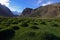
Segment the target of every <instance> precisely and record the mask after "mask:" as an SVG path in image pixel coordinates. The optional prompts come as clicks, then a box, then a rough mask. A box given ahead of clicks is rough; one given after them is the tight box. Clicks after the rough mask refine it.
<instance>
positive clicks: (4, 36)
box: [0, 29, 15, 40]
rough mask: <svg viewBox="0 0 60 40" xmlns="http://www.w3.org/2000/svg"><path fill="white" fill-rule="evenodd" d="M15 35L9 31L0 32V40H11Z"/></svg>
mask: <svg viewBox="0 0 60 40" xmlns="http://www.w3.org/2000/svg"><path fill="white" fill-rule="evenodd" d="M14 35H15V31H13V30H11V29H7V30H3V31H0V40H11V38H13V36H14Z"/></svg>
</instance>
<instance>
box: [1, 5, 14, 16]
mask: <svg viewBox="0 0 60 40" xmlns="http://www.w3.org/2000/svg"><path fill="white" fill-rule="evenodd" d="M0 16H5V17H13V13H12V12H11V11H10V9H9V8H7V7H6V6H4V5H1V4H0Z"/></svg>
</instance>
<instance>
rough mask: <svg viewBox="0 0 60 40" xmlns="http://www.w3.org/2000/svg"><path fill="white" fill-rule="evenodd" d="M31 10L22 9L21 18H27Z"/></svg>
mask: <svg viewBox="0 0 60 40" xmlns="http://www.w3.org/2000/svg"><path fill="white" fill-rule="evenodd" d="M32 10H33V9H31V8H26V9H24V10H23V12H22V14H21V16H29V15H30V14H31V11H32Z"/></svg>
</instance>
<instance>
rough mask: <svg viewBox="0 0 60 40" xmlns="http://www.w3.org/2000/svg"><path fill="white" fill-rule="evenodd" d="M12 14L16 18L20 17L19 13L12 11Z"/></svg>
mask: <svg viewBox="0 0 60 40" xmlns="http://www.w3.org/2000/svg"><path fill="white" fill-rule="evenodd" d="M12 13H13V14H14V17H18V16H19V15H20V13H19V12H18V11H12Z"/></svg>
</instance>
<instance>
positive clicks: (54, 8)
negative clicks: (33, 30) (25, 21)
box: [22, 3, 60, 18]
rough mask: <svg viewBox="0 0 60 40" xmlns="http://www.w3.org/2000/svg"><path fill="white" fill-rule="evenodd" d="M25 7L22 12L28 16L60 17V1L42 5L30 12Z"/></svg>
mask: <svg viewBox="0 0 60 40" xmlns="http://www.w3.org/2000/svg"><path fill="white" fill-rule="evenodd" d="M26 10H27V9H24V11H23V12H22V14H24V16H28V17H48V18H49V17H51V18H52V17H60V3H56V4H50V5H46V6H40V7H38V8H36V9H33V10H31V11H30V12H28V10H27V11H26Z"/></svg>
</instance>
